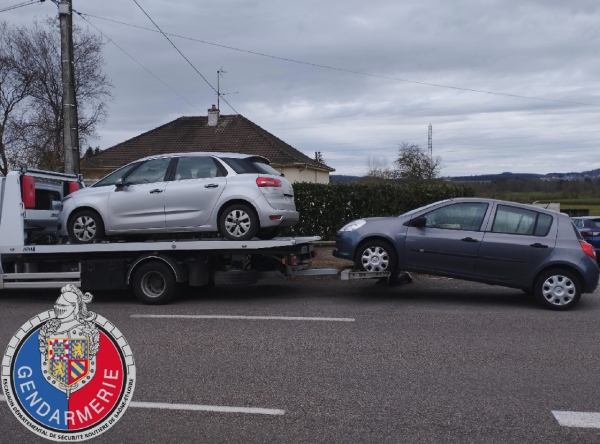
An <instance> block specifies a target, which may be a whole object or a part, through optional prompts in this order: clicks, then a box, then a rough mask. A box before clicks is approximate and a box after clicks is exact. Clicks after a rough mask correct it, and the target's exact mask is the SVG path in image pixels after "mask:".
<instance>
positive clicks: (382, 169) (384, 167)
mask: <svg viewBox="0 0 600 444" xmlns="http://www.w3.org/2000/svg"><path fill="white" fill-rule="evenodd" d="M366 177H367V179H369V180H390V179H397V178H398V172H397V171H396V170H395V169H394V168H393V167H391V166H390V163H389V161H388V160H387V159H386V158H385V157H371V156H369V157H367V174H366Z"/></svg>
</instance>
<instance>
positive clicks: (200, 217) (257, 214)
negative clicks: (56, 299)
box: [59, 153, 299, 243]
mask: <svg viewBox="0 0 600 444" xmlns="http://www.w3.org/2000/svg"><path fill="white" fill-rule="evenodd" d="M298 219H299V215H298V212H297V211H296V206H295V203H294V190H293V188H292V186H291V184H290V183H289V182H288V181H287V180H286V179H285V178H284V177H283V176H282V174H281V173H279V172H278V171H276V170H275V169H273V168H272V167H270V166H269V161H268V160H267V159H265V158H264V157H260V156H248V155H244V154H235V153H185V154H169V155H163V156H153V157H147V158H144V159H140V160H138V161H135V162H133V163H130V164H129V165H126V166H124V167H122V168H120V169H119V170H117V171H115V172H113V173H111V174H109V175H108V176H106V177H104V178H103V179H101V180H99V181H98V182H96V183H95V184H94V185H92V186H91V187H88V188H84V189H81V190H79V191H76V192H74V193H72V194H70V195H68V196H67V197H66V198H65V199H63V201H62V210H61V211H60V213H59V233H60V234H61V235H63V236H69V237H70V239H71V240H72V241H73V242H76V243H90V242H94V241H97V240H100V239H102V238H104V237H105V236H110V235H123V234H153V233H165V232H169V233H172V232H219V233H221V235H223V236H224V237H226V238H227V239H231V240H248V239H252V238H253V237H255V236H257V237H259V238H261V239H271V238H273V237H275V236H277V234H278V232H279V229H280V228H282V227H287V226H292V225H295V224H296V223H297V222H298Z"/></svg>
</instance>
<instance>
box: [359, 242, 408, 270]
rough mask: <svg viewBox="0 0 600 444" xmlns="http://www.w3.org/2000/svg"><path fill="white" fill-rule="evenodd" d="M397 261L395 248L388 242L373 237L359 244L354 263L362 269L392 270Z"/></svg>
mask: <svg viewBox="0 0 600 444" xmlns="http://www.w3.org/2000/svg"><path fill="white" fill-rule="evenodd" d="M397 262H398V261H397V259H396V250H395V249H394V247H393V246H392V245H391V244H390V243H389V242H386V241H383V240H379V239H373V240H367V241H365V242H363V243H362V244H360V245H359V247H358V249H357V253H356V260H355V261H354V265H355V267H356V268H357V269H359V270H363V271H393V270H395V269H396V264H397Z"/></svg>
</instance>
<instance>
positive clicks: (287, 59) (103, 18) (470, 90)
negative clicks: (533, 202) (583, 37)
mask: <svg viewBox="0 0 600 444" xmlns="http://www.w3.org/2000/svg"><path fill="white" fill-rule="evenodd" d="M134 1H135V2H136V4H137V1H136V0H134ZM138 6H139V5H138ZM140 9H141V6H140ZM86 15H88V16H90V17H95V18H97V19H100V20H106V21H109V22H113V23H118V24H120V25H125V26H130V27H133V28H138V29H142V30H145V31H150V32H157V31H155V30H153V29H149V28H145V27H143V26H137V25H133V24H131V23H126V22H121V21H118V20H113V19H109V18H106V17H100V16H97V15H92V14H86ZM146 15H147V14H146ZM150 20H152V19H150ZM153 23H154V22H153ZM155 26H156V24H155ZM159 29H160V28H159ZM160 32H161V33H162V34H163V35H164V36H165V37H167V35H170V36H173V37H177V38H180V39H184V40H191V41H194V42H199V43H203V44H205V45H211V46H217V47H219V48H224V49H230V50H232V51H238V52H244V53H247V54H253V55H257V56H261V57H268V58H271V59H276V60H283V61H286V62H291V63H298V64H301V65H307V66H313V67H315V68H323V69H329V70H332V71H340V72H345V73H349V74H356V75H362V76H367V77H375V78H380V79H387V80H395V81H398V82H405V83H413V84H417V85H424V86H433V87H436V88H446V89H453V90H458V91H466V92H475V93H481V94H491V95H496V96H505V97H513V98H519V99H530V100H541V101H545V102H556V103H565V104H569V105H583V106H594V107H600V104H596V103H586V102H575V101H570V100H559V99H547V98H543V97H536V96H523V95H519V94H510V93H502V92H495V91H486V90H481V89H474V88H463V87H460V86H452V85H442V84H439V83H429V82H420V81H416V80H408V79H402V78H399V77H391V76H384V75H380V74H371V73H366V72H362V71H354V70H351V69H344V68H337V67H334V66H328V65H321V64H319V63H312V62H305V61H302V60H295V59H291V58H288V57H280V56H274V55H271V54H265V53H262V52H257V51H251V50H248V49H241V48H236V47H233V46H227V45H221V44H218V43H213V42H208V41H206V40H200V39H196V38H193V37H186V36H182V35H178V34H172V33H164V32H163V31H162V30H161V31H160ZM167 39H168V37H167ZM169 42H171V40H169ZM171 44H172V45H173V42H171ZM173 46H175V45H173ZM178 51H179V50H178ZM186 60H187V59H186ZM205 81H206V79H205ZM213 89H214V88H213Z"/></svg>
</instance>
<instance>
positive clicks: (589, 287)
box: [578, 257, 600, 293]
mask: <svg viewBox="0 0 600 444" xmlns="http://www.w3.org/2000/svg"><path fill="white" fill-rule="evenodd" d="M578 268H579V270H580V271H581V274H582V275H583V280H584V282H583V285H584V288H583V289H582V293H593V292H594V290H596V288H597V287H598V279H599V278H600V268H598V263H597V262H596V261H594V260H593V259H592V258H591V257H585V258H583V259H582V260H581V262H579V265H578Z"/></svg>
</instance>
